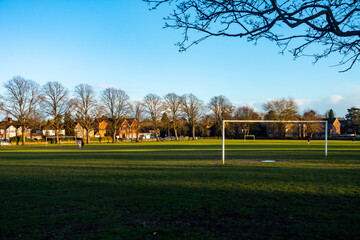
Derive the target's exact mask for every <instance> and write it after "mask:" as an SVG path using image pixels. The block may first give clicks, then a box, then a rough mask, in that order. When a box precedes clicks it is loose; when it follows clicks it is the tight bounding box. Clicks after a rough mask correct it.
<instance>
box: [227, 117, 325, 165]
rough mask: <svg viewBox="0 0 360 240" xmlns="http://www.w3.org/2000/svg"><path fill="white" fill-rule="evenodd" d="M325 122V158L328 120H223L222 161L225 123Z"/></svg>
mask: <svg viewBox="0 0 360 240" xmlns="http://www.w3.org/2000/svg"><path fill="white" fill-rule="evenodd" d="M250 122H251V123H325V159H326V158H327V152H328V149H327V145H328V144H327V142H328V121H324V120H309V121H307V120H288V121H286V120H223V123H222V162H223V165H225V124H226V123H250Z"/></svg>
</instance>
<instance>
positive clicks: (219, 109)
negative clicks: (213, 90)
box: [208, 95, 234, 134]
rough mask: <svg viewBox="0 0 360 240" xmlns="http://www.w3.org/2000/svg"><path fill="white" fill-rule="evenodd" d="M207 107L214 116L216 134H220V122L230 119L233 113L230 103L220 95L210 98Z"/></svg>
mask: <svg viewBox="0 0 360 240" xmlns="http://www.w3.org/2000/svg"><path fill="white" fill-rule="evenodd" d="M208 107H209V109H210V111H211V112H212V114H213V116H214V119H215V124H216V127H217V133H221V134H222V127H221V126H222V121H223V120H224V119H231V115H232V113H233V111H234V107H233V105H232V103H231V102H230V101H229V99H227V98H226V97H225V96H222V95H220V96H216V97H212V98H211V99H210V102H209V105H208Z"/></svg>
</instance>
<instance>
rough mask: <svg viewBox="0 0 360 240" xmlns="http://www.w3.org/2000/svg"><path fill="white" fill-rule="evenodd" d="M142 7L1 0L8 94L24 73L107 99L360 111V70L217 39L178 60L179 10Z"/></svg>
mask: <svg viewBox="0 0 360 240" xmlns="http://www.w3.org/2000/svg"><path fill="white" fill-rule="evenodd" d="M148 8H149V7H148V6H147V5H146V4H145V3H143V2H142V1H141V0H123V1H117V0H114V1H112V0H102V1H101V0H98V1H96V0H93V1H79V0H72V1H67V0H62V1H56V0H51V1H49V0H44V1H32V0H23V1H20V0H0V33H1V35H0V36H1V37H0V84H1V88H0V92H3V91H4V89H3V83H4V82H6V81H8V80H9V79H11V78H12V77H13V76H15V75H20V76H22V77H24V78H26V79H32V80H34V81H36V82H38V83H39V84H44V83H46V82H47V81H59V82H61V83H63V85H64V86H66V87H68V88H69V89H70V90H73V88H74V86H76V85H77V84H80V83H88V84H91V85H93V86H94V87H95V88H96V90H97V91H98V92H100V91H101V90H102V89H104V88H106V87H110V86H112V87H119V88H121V89H123V90H125V91H126V92H127V94H128V95H129V96H130V98H131V99H141V98H142V97H144V96H145V95H146V94H148V93H155V94H158V95H159V96H164V95H165V94H167V93H169V92H175V93H177V94H180V95H181V94H184V93H193V94H195V95H196V96H197V97H198V98H200V99H202V100H203V101H205V102H208V101H209V99H210V98H211V97H213V96H217V95H220V94H221V95H224V96H226V97H227V98H229V99H230V100H231V102H232V103H233V104H234V105H235V106H241V105H249V106H252V107H255V108H256V109H257V110H262V104H263V103H265V102H266V101H267V100H269V99H275V98H282V97H292V98H294V99H296V101H297V102H298V104H299V105H300V112H302V111H304V110H306V109H314V110H317V111H318V112H319V113H321V114H323V113H325V111H326V110H328V109H330V108H333V109H334V111H335V113H336V115H337V116H340V117H341V116H344V115H345V114H346V112H347V110H346V109H347V108H350V107H351V106H357V107H360V94H359V93H360V82H359V76H360V70H359V64H358V65H355V66H354V67H353V69H352V70H350V71H348V72H346V73H338V71H339V70H342V69H341V68H334V67H330V66H331V65H334V64H336V63H337V59H335V58H332V57H330V58H327V59H324V60H322V61H321V62H319V63H317V64H315V65H313V64H312V61H313V59H312V58H301V59H297V60H296V61H293V57H292V56H291V54H285V55H281V54H278V52H279V49H278V47H277V46H276V45H275V44H274V43H270V42H268V41H260V42H259V43H258V44H257V45H256V46H254V45H253V44H252V43H248V42H247V41H246V40H245V39H229V38H213V39H208V40H206V41H204V42H202V43H201V44H199V45H197V46H194V47H192V48H190V49H189V50H188V51H186V52H184V53H179V52H178V48H177V46H175V43H176V42H178V41H179V40H181V37H182V35H181V34H182V33H181V31H180V30H173V29H163V26H164V20H163V17H165V16H166V15H167V13H169V11H170V8H168V7H167V6H164V7H162V8H160V9H159V10H157V11H149V10H148Z"/></svg>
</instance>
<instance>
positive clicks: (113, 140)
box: [111, 131, 116, 143]
mask: <svg viewBox="0 0 360 240" xmlns="http://www.w3.org/2000/svg"><path fill="white" fill-rule="evenodd" d="M111 138H112V143H115V141H116V131H113V134H112V137H111Z"/></svg>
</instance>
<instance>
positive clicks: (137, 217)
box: [0, 140, 360, 239]
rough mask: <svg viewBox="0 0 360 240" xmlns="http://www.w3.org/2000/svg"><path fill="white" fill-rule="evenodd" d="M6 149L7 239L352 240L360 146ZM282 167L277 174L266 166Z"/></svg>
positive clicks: (232, 143)
mask: <svg viewBox="0 0 360 240" xmlns="http://www.w3.org/2000/svg"><path fill="white" fill-rule="evenodd" d="M226 149H227V150H226V157H227V158H226V160H227V164H226V165H225V166H222V161H221V141H220V140H211V141H182V142H159V143H151V142H150V143H120V144H92V145H86V146H85V148H84V149H78V147H77V146H75V145H67V144H63V146H62V147H61V148H60V147H59V146H57V145H48V146H36V145H33V146H25V147H21V146H12V147H4V148H0V177H1V183H0V189H1V194H0V202H1V206H0V212H1V225H0V226H1V227H0V230H1V232H0V233H1V235H0V236H1V239H152V238H158V239H289V238H290V239H309V238H312V239H314V238H316V239H355V238H357V237H358V236H359V235H360V230H359V229H360V224H359V223H360V221H359V220H360V177H359V176H360V144H358V143H356V144H352V143H351V142H350V141H348V142H346V141H330V142H329V155H328V158H327V159H326V160H325V159H324V142H323V141H312V142H311V144H307V142H306V141H265V140H257V141H255V142H253V141H246V142H243V141H239V140H228V141H227V145H226ZM262 159H275V160H278V161H277V162H275V163H261V162H260V160H262Z"/></svg>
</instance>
